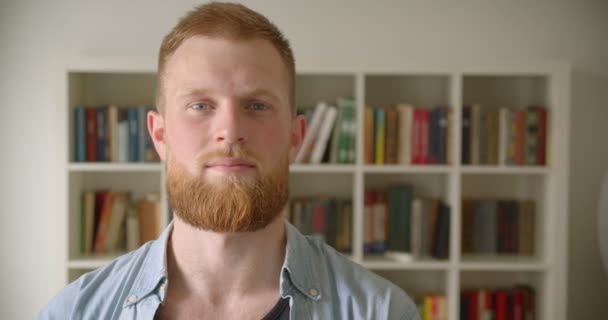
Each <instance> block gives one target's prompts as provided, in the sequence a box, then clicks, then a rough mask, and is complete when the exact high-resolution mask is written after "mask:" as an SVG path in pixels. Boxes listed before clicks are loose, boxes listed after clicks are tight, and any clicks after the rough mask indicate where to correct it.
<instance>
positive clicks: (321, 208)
mask: <svg viewBox="0 0 608 320" xmlns="http://www.w3.org/2000/svg"><path fill="white" fill-rule="evenodd" d="M324 229H325V201H319V202H317V203H316V204H315V206H314V212H313V218H312V233H313V234H316V235H323V230H324Z"/></svg>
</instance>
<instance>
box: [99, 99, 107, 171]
mask: <svg viewBox="0 0 608 320" xmlns="http://www.w3.org/2000/svg"><path fill="white" fill-rule="evenodd" d="M107 117H108V109H107V108H106V107H103V106H102V107H98V108H97V161H108V154H107V152H106V146H107V137H108V124H107Z"/></svg>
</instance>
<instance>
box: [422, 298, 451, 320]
mask: <svg viewBox="0 0 608 320" xmlns="http://www.w3.org/2000/svg"><path fill="white" fill-rule="evenodd" d="M414 301H415V303H416V307H417V308H418V314H419V315H420V320H448V319H449V317H448V300H447V297H446V296H445V295H438V294H429V295H425V296H421V297H416V298H415V299H414Z"/></svg>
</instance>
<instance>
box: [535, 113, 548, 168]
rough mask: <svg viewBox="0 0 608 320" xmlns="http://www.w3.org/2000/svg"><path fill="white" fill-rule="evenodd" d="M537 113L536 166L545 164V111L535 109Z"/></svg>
mask: <svg viewBox="0 0 608 320" xmlns="http://www.w3.org/2000/svg"><path fill="white" fill-rule="evenodd" d="M536 110H537V112H538V151H537V152H538V154H537V156H536V159H538V165H541V166H544V165H545V164H547V110H546V109H544V108H538V109H536Z"/></svg>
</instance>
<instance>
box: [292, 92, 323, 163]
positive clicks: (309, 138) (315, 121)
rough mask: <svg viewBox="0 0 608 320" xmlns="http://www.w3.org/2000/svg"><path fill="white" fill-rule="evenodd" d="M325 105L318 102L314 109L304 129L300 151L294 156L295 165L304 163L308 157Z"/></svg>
mask: <svg viewBox="0 0 608 320" xmlns="http://www.w3.org/2000/svg"><path fill="white" fill-rule="evenodd" d="M327 107H328V105H327V103H325V102H319V103H318V104H317V106H316V107H315V111H314V113H313V116H312V120H311V122H310V125H308V126H307V128H306V133H305V134H304V140H303V141H302V145H301V146H300V150H298V153H297V155H296V159H295V161H294V162H295V163H306V162H305V159H306V156H307V155H308V153H309V151H310V149H311V148H312V146H313V144H314V140H315V138H316V136H317V131H318V130H319V127H320V126H321V123H322V120H323V116H324V115H325V111H326V110H327Z"/></svg>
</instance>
